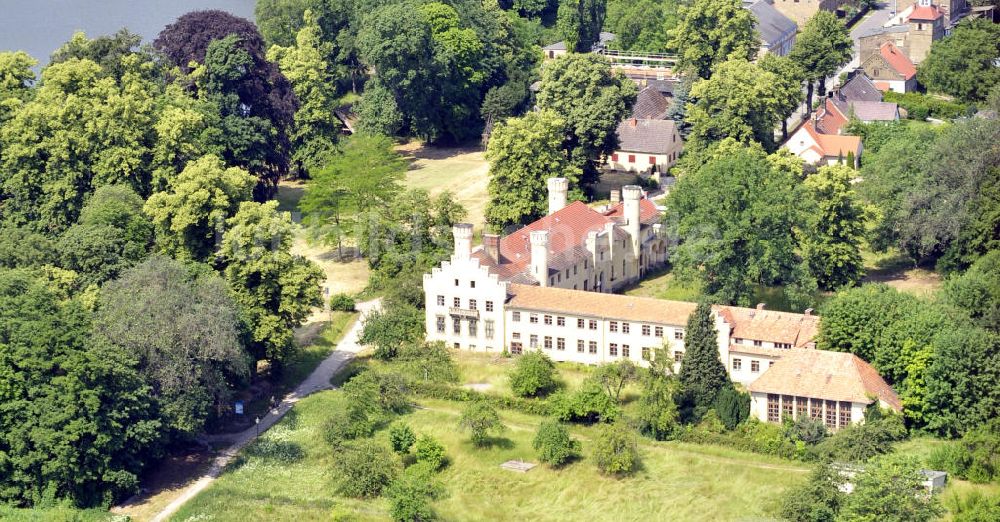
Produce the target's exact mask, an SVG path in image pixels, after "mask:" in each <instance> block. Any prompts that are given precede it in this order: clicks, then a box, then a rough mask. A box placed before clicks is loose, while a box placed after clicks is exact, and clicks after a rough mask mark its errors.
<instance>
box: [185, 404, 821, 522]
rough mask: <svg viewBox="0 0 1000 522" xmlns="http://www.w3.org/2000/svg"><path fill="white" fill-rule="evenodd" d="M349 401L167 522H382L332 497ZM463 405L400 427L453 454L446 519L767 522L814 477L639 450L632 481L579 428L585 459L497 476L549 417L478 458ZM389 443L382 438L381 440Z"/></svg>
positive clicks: (298, 413) (291, 433)
mask: <svg viewBox="0 0 1000 522" xmlns="http://www.w3.org/2000/svg"><path fill="white" fill-rule="evenodd" d="M341 400H343V398H342V395H341V393H340V392H339V391H330V392H323V393H319V394H316V395H313V396H311V397H309V398H306V399H304V400H302V401H301V402H299V404H298V405H296V407H295V410H293V412H294V415H292V416H290V417H287V418H286V419H284V420H282V421H281V423H279V424H278V425H277V426H275V427H274V428H272V429H271V430H270V431H268V432H267V433H266V434H265V435H264V436H263V437H262V439H261V440H260V441H259V442H257V443H254V444H253V445H251V446H250V447H248V448H247V450H245V451H244V453H243V455H242V456H241V457H240V458H239V459H238V460H237V461H236V462H235V463H234V464H233V465H232V466H230V467H229V469H227V470H226V472H225V473H224V474H223V475H222V476H221V477H220V478H219V479H218V480H217V481H216V482H215V483H214V484H213V485H212V486H211V487H209V488H208V489H207V490H206V491H205V492H203V493H202V494H201V495H199V496H197V497H196V498H195V499H193V500H192V501H191V502H189V503H188V504H187V505H186V506H185V507H184V508H183V509H182V510H181V511H180V512H179V513H177V514H176V515H175V516H174V517H173V519H172V520H175V521H186V520H191V521H194V520H201V519H210V520H213V521H227V520H233V521H239V522H244V521H255V520H296V521H308V520H329V518H330V516H331V513H332V512H333V511H334V510H338V511H345V510H346V511H350V512H352V513H354V515H355V516H356V517H357V519H358V520H384V519H385V518H386V516H387V513H388V512H387V509H388V505H387V502H386V501H385V500H384V499H376V500H369V501H361V500H354V499H346V498H342V497H339V496H337V495H336V493H335V492H334V485H333V483H334V479H335V477H334V476H333V474H332V471H331V469H332V468H331V466H332V451H333V450H332V449H330V447H329V446H328V445H327V443H326V442H325V441H324V440H323V434H322V428H321V426H322V424H323V421H324V420H325V418H326V416H327V415H328V414H329V412H330V411H331V410H332V409H333V408H334V407H335V406H336V405H337V403H338V402H339V401H341ZM463 407H464V406H463V405H462V404H458V403H454V402H449V401H439V400H421V401H419V404H418V406H417V407H416V408H415V409H414V410H413V411H412V412H411V413H409V414H407V415H404V416H402V420H404V421H405V422H407V423H408V424H410V425H411V426H412V427H413V429H414V430H415V431H417V432H418V433H420V434H429V435H432V436H433V437H435V438H437V439H438V440H439V441H440V442H442V443H443V444H444V445H445V447H446V448H447V451H448V457H449V464H448V466H447V467H446V468H445V469H444V471H442V473H441V475H440V478H441V479H442V481H443V482H444V485H445V487H446V489H447V490H448V495H447V497H446V498H443V499H441V500H438V501H436V502H435V503H434V507H435V509H436V510H437V512H438V514H439V515H440V516H441V517H442V518H443V519H444V520H666V519H673V520H732V519H737V518H747V517H750V518H752V517H764V516H768V515H771V514H773V513H774V512H775V510H776V508H777V502H778V500H777V499H778V498H779V496H780V494H781V492H782V491H783V490H784V489H785V488H787V487H789V486H791V485H793V484H796V483H798V482H800V481H801V480H803V479H804V477H805V476H806V472H807V469H808V468H807V467H804V466H802V465H800V464H798V463H794V462H790V461H785V460H781V459H776V458H770V457H762V456H759V455H750V454H746V453H740V452H737V451H733V450H730V449H727V448H722V447H713V446H696V445H689V444H682V443H676V442H654V441H651V440H646V439H640V451H641V454H642V469H641V470H640V471H639V472H638V473H636V474H635V475H634V476H632V477H627V478H613V477H606V476H603V475H601V474H599V473H598V472H597V470H596V468H595V467H594V465H593V463H592V462H591V461H590V459H589V458H588V457H587V455H588V454H589V453H590V449H591V446H590V445H591V441H592V440H593V438H594V435H595V432H594V430H595V428H593V427H586V426H574V427H572V429H571V430H572V432H573V434H574V436H576V437H577V438H579V439H580V440H581V441H582V442H583V454H584V457H583V458H582V459H580V460H578V461H575V462H573V463H571V464H569V465H568V466H566V467H564V468H562V469H557V470H553V469H549V468H547V467H545V466H539V467H537V468H535V469H533V470H531V471H530V472H528V473H525V474H521V473H515V472H510V471H505V470H502V469H500V467H499V466H500V464H501V463H503V462H505V461H507V460H511V459H522V460H527V461H535V460H536V459H535V454H534V450H533V449H532V448H531V440H532V439H533V437H534V434H535V431H536V429H537V427H538V425H539V423H540V422H541V420H542V418H541V417H537V416H531V415H525V414H521V413H517V412H509V411H504V412H501V416H502V418H503V421H504V423H505V425H506V426H507V430H506V431H505V432H504V434H503V435H502V437H500V438H499V439H498V440H497V441H496V443H495V444H494V445H492V446H491V447H488V448H484V449H480V448H475V447H473V446H472V444H471V443H470V442H469V440H468V434H466V433H463V432H461V431H459V430H458V429H457V422H458V418H459V415H460V413H461V409H462V408H463ZM375 437H376V439H379V440H382V441H385V439H386V433H385V430H382V431H381V432H379V433H377V434H376V436H375Z"/></svg>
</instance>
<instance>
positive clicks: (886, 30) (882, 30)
mask: <svg viewBox="0 0 1000 522" xmlns="http://www.w3.org/2000/svg"><path fill="white" fill-rule="evenodd" d="M908 32H910V28H909V27H907V26H906V25H890V26H889V27H873V28H871V29H866V30H864V31H863V32H862V33H861V36H859V38H868V37H869V36H876V35H880V34H890V33H908Z"/></svg>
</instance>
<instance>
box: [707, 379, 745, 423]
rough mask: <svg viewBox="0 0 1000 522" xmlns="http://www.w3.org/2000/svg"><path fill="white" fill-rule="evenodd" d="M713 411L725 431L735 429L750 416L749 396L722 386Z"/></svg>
mask: <svg viewBox="0 0 1000 522" xmlns="http://www.w3.org/2000/svg"><path fill="white" fill-rule="evenodd" d="M713 409H714V410H715V413H717V414H718V415H719V420H721V421H722V424H723V425H724V426H725V427H726V429H727V430H732V429H735V428H736V426H738V425H739V424H740V423H741V422H743V421H745V420H747V418H748V417H749V416H750V394H748V393H743V392H741V391H739V390H737V389H736V388H735V387H733V386H724V387H722V389H720V390H719V394H718V395H717V396H716V398H715V405H714V407H713Z"/></svg>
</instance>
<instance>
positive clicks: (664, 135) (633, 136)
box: [618, 118, 675, 154]
mask: <svg viewBox="0 0 1000 522" xmlns="http://www.w3.org/2000/svg"><path fill="white" fill-rule="evenodd" d="M674 132H675V130H674V122H673V120H637V119H634V118H629V119H627V120H625V121H623V122H621V123H619V124H618V150H621V151H625V152H642V153H647V154H666V153H667V151H669V150H670V145H671V144H672V143H673V136H674Z"/></svg>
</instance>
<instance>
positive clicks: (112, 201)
mask: <svg viewBox="0 0 1000 522" xmlns="http://www.w3.org/2000/svg"><path fill="white" fill-rule="evenodd" d="M142 205H143V201H142V198H140V197H139V195H138V194H136V193H135V192H133V191H132V189H130V188H129V187H126V186H122V185H106V186H103V187H101V188H99V189H97V190H96V191H95V192H94V195H93V196H91V198H90V200H89V201H87V204H86V205H84V207H83V209H82V211H81V212H80V219H79V220H78V222H77V224H75V225H73V226H71V227H70V228H69V230H67V231H66V232H65V233H64V234H63V235H62V237H61V238H60V239H59V243H58V245H57V247H56V248H57V250H58V251H59V257H60V265H61V266H62V267H63V268H66V269H69V270H73V271H75V272H77V273H79V274H81V276H82V278H81V279H82V281H81V286H85V285H86V284H89V283H95V284H100V283H103V282H105V281H108V280H110V279H114V278H115V277H117V276H118V274H120V273H121V272H122V271H123V270H125V269H127V268H130V267H132V266H134V265H136V264H138V263H139V262H141V261H142V260H143V259H145V258H146V256H147V255H148V254H149V249H150V246H152V240H153V225H152V223H151V222H150V221H149V218H147V217H146V216H145V215H144V214H143V213H142Z"/></svg>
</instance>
